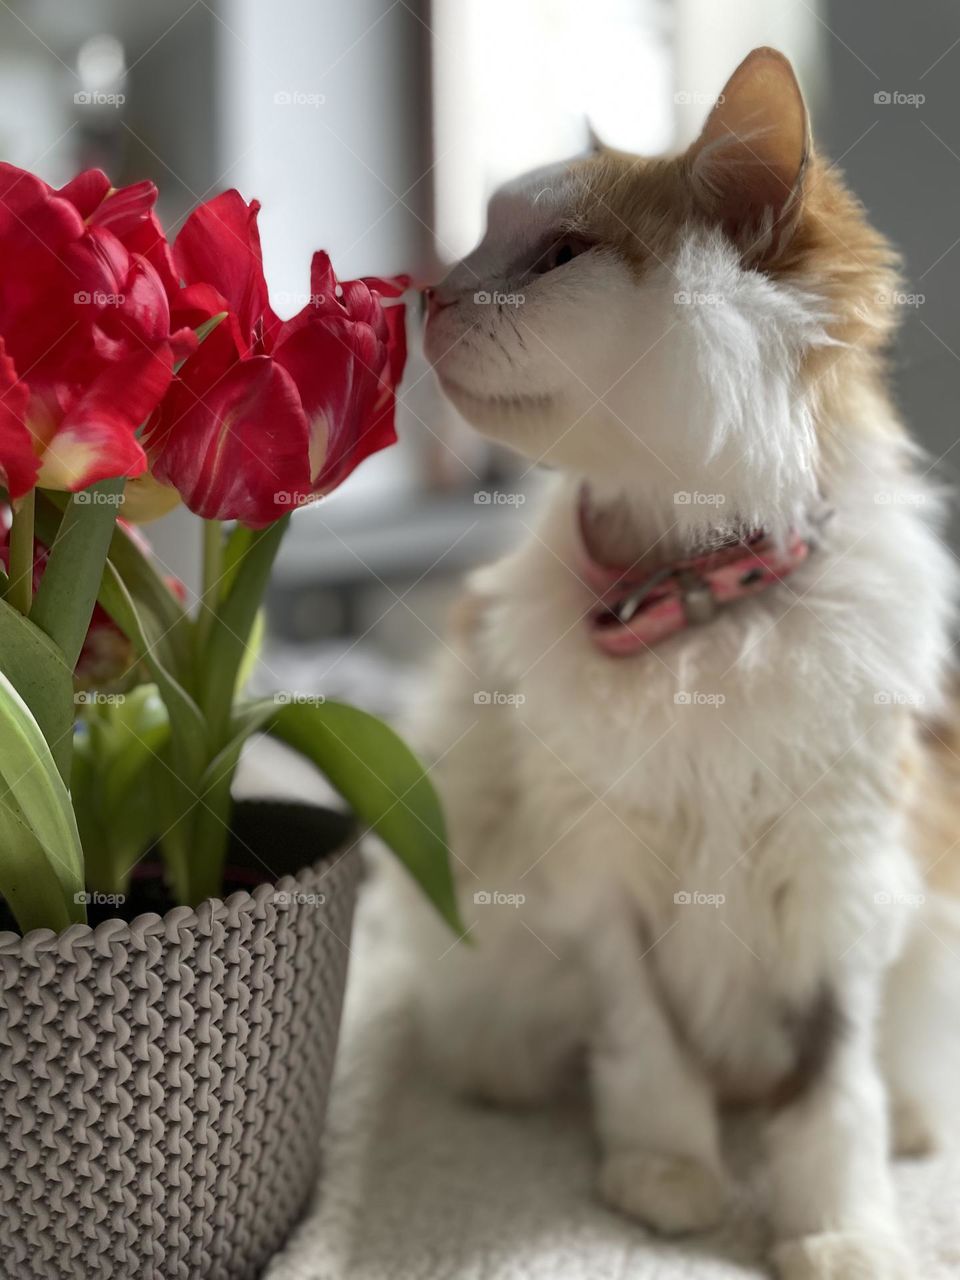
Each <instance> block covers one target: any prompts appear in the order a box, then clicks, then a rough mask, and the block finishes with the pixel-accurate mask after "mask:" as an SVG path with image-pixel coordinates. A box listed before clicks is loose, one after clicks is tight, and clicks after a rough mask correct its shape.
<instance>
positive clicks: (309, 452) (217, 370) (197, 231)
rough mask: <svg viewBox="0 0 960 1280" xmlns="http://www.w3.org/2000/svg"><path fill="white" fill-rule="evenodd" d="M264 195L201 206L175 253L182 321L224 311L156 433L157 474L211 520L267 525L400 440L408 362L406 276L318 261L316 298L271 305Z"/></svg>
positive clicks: (183, 373) (150, 444)
mask: <svg viewBox="0 0 960 1280" xmlns="http://www.w3.org/2000/svg"><path fill="white" fill-rule="evenodd" d="M259 207H260V206H259V204H258V203H257V202H256V201H253V202H251V203H250V204H249V205H248V204H245V203H244V201H243V199H242V198H241V196H240V195H239V194H238V193H237V192H236V191H227V192H225V193H224V194H223V195H220V196H217V197H216V198H215V199H213V200H211V201H209V202H208V203H207V204H205V205H202V206H201V207H200V208H198V209H196V210H195V211H194V212H193V213H192V214H191V215H190V217H189V218H188V220H187V222H186V224H185V225H184V227H183V230H182V231H181V232H180V234H179V236H178V237H177V240H176V243H175V245H174V260H175V263H176V266H177V270H178V272H179V275H180V277H181V279H182V280H183V281H184V284H185V287H184V288H183V289H181V290H180V291H179V293H178V294H177V295H175V296H173V297H172V298H171V308H172V314H173V317H174V321H175V323H176V324H178V325H184V326H187V327H189V328H191V329H197V328H199V327H200V326H201V325H202V324H204V322H205V321H207V320H209V319H211V318H212V317H214V316H217V315H219V314H221V313H223V312H225V313H226V315H225V318H224V319H223V320H222V322H221V323H220V324H219V325H218V326H217V327H216V328H215V329H214V330H213V331H212V332H211V333H210V334H209V335H208V336H207V337H206V339H205V340H204V341H203V342H202V343H201V345H200V348H199V350H198V351H197V352H196V354H194V355H193V356H191V357H190V358H189V359H188V360H187V362H186V364H185V365H184V366H183V368H182V369H181V370H180V372H179V374H178V376H177V377H176V378H175V380H174V383H173V385H172V386H171V388H170V391H169V393H168V395H167V396H166V397H165V399H164V401H163V403H162V405H161V406H160V408H159V409H158V411H157V412H156V413H155V414H154V416H153V418H152V419H151V421H150V423H149V424H148V427H147V431H146V433H145V435H144V442H145V444H146V447H147V450H148V453H149V454H150V458H151V465H152V471H153V475H154V477H155V478H156V479H157V480H159V481H160V482H162V483H165V484H168V485H173V486H175V487H176V489H178V490H179V492H180V495H181V497H182V498H183V501H184V502H185V503H186V505H187V506H188V507H189V508H190V509H191V510H192V511H194V512H196V513H197V514H198V515H201V516H204V517H206V518H208V519H220V520H224V519H236V520H242V521H244V522H245V523H247V524H250V525H254V526H262V525H266V524H269V523H271V522H272V521H274V520H276V519H278V518H279V517H280V516H282V515H283V514H284V513H285V512H286V511H289V510H292V509H293V508H295V507H297V506H301V505H303V504H304V503H306V502H309V501H311V500H312V499H314V498H316V497H319V496H322V495H323V494H325V493H329V492H330V490H332V489H334V488H336V486H337V485H339V484H340V483H341V482H342V481H343V480H344V479H345V478H346V477H347V476H348V475H349V474H350V473H351V471H353V469H354V468H355V467H356V466H357V465H358V464H359V463H360V462H362V461H363V459H364V458H366V457H368V456H369V455H370V454H371V453H374V452H375V451H377V450H378V449H382V448H384V447H385V446H387V445H389V444H392V443H393V442H394V441H395V440H396V432H395V430H394V423H393V419H394V407H395V392H396V386H397V383H398V382H399V380H400V376H401V374H402V372H403V365H404V361H405V359H406V345H405V336H404V327H403V320H404V308H403V306H402V305H397V306H390V307H383V306H382V305H381V297H382V296H387V297H396V296H397V295H398V294H399V293H401V292H402V288H403V282H402V281H399V280H397V281H383V280H373V279H370V280H354V281H350V282H348V283H345V284H343V285H340V284H338V282H337V279H336V276H335V275H334V273H333V269H332V268H331V266H330V260H329V258H328V257H327V255H326V254H325V253H317V254H315V255H314V259H313V264H312V271H311V296H310V299H309V302H308V303H307V305H306V306H305V307H304V308H303V310H302V311H300V312H299V314H298V315H296V316H294V317H293V318H292V319H291V320H286V321H283V320H280V319H279V318H278V317H277V315H276V314H275V313H274V311H273V310H272V308H271V306H270V302H269V299H268V296H267V285H266V281H265V279H264V275H263V262H262V258H261V252H260V237H259V233H258V231H257V212H258V210H259Z"/></svg>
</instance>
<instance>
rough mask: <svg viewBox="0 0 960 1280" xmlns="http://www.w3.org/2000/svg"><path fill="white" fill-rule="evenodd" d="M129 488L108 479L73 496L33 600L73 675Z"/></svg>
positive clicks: (37, 620)
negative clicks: (121, 505)
mask: <svg viewBox="0 0 960 1280" xmlns="http://www.w3.org/2000/svg"><path fill="white" fill-rule="evenodd" d="M123 485H124V481H123V479H117V480H102V481H101V482H100V483H99V484H95V485H92V486H91V487H90V488H89V489H86V490H84V492H83V493H75V494H74V495H73V500H72V501H71V502H68V503H67V508H66V510H65V511H64V513H63V519H62V520H61V522H60V528H59V529H58V530H57V536H56V537H55V538H54V540H53V543H52V544H51V545H50V556H49V558H48V560H47V563H46V566H45V568H44V571H43V577H42V578H41V579H40V585H39V587H38V588H37V594H36V596H35V598H34V601H33V608H32V610H31V614H30V616H31V618H32V619H33V621H34V622H35V623H36V625H37V626H38V627H40V629H41V630H42V631H45V632H46V633H47V635H48V636H49V637H50V639H51V640H52V641H53V642H54V644H55V645H57V647H58V648H59V649H60V651H61V652H62V654H63V658H64V661H65V662H66V664H67V666H68V667H69V668H70V670H71V671H72V670H73V668H74V667H75V666H76V665H77V659H78V658H79V657H80V650H81V649H82V648H83V641H84V638H85V637H86V634H87V628H88V627H89V625H90V617H91V614H92V613H93V606H94V604H95V603H96V600H97V592H98V591H99V590H100V579H101V577H102V576H103V565H104V561H105V560H106V557H107V548H108V547H109V545H110V538H111V536H112V534H113V528H114V525H115V524H116V519H117V507H118V505H119V502H118V499H119V498H120V497H121V496H122V494H123ZM84 499H86V501H84Z"/></svg>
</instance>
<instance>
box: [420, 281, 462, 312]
mask: <svg viewBox="0 0 960 1280" xmlns="http://www.w3.org/2000/svg"><path fill="white" fill-rule="evenodd" d="M423 297H424V300H425V301H426V304H427V319H432V318H433V316H435V315H436V314H437V312H438V311H442V310H443V309H444V307H452V306H453V304H454V303H455V302H456V298H455V297H452V296H451V295H450V294H448V293H444V292H443V289H442V288H435V289H424V291H423Z"/></svg>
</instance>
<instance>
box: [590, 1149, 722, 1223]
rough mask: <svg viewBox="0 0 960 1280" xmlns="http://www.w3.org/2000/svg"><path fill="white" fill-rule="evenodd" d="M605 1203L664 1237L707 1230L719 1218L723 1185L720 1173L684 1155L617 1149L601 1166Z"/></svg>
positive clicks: (718, 1220) (720, 1215) (720, 1218)
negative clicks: (636, 1219)
mask: <svg viewBox="0 0 960 1280" xmlns="http://www.w3.org/2000/svg"><path fill="white" fill-rule="evenodd" d="M600 1193H601V1195H602V1196H603V1198H604V1199H605V1200H606V1202H607V1203H608V1204H609V1205H611V1206H612V1207H613V1208H614V1209H619V1210H620V1212H621V1213H626V1214H628V1215H629V1216H630V1217H631V1218H638V1219H639V1220H640V1221H641V1222H643V1223H645V1224H646V1225H647V1226H648V1227H653V1228H654V1230H655V1231H660V1232H662V1233H663V1234H664V1235H679V1234H682V1233H685V1232H690V1231H709V1229H710V1228H711V1227H715V1226H717V1224H718V1223H719V1222H720V1221H721V1220H722V1218H723V1215H724V1210H725V1208H726V1205H727V1199H728V1195H727V1188H726V1185H725V1184H724V1181H723V1179H722V1177H720V1176H719V1175H718V1174H717V1173H715V1172H714V1171H713V1170H712V1169H709V1168H707V1166H706V1165H703V1164H700V1163H698V1162H697V1161H696V1160H690V1159H688V1158H687V1157H685V1156H667V1155H658V1154H657V1153H656V1152H653V1151H635V1150H630V1151H616V1152H612V1153H610V1154H609V1155H607V1156H606V1158H605V1159H604V1162H603V1166H602V1168H601V1170H600Z"/></svg>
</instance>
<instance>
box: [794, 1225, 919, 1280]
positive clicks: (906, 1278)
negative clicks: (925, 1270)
mask: <svg viewBox="0 0 960 1280" xmlns="http://www.w3.org/2000/svg"><path fill="white" fill-rule="evenodd" d="M773 1261H774V1263H775V1264H776V1267H777V1274H778V1275H779V1277H780V1280H916V1275H917V1273H916V1270H915V1268H914V1266H913V1264H912V1262H911V1260H910V1257H909V1255H908V1253H907V1251H906V1249H905V1248H904V1246H903V1243H902V1241H901V1240H900V1239H899V1238H898V1237H897V1236H883V1235H880V1234H873V1233H869V1232H866V1231H825V1232H823V1233H822V1234H819V1235H813V1236H802V1237H801V1238H800V1239H798V1240H788V1241H786V1243H784V1244H781V1245H778V1246H777V1248H776V1249H774V1251H773Z"/></svg>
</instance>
